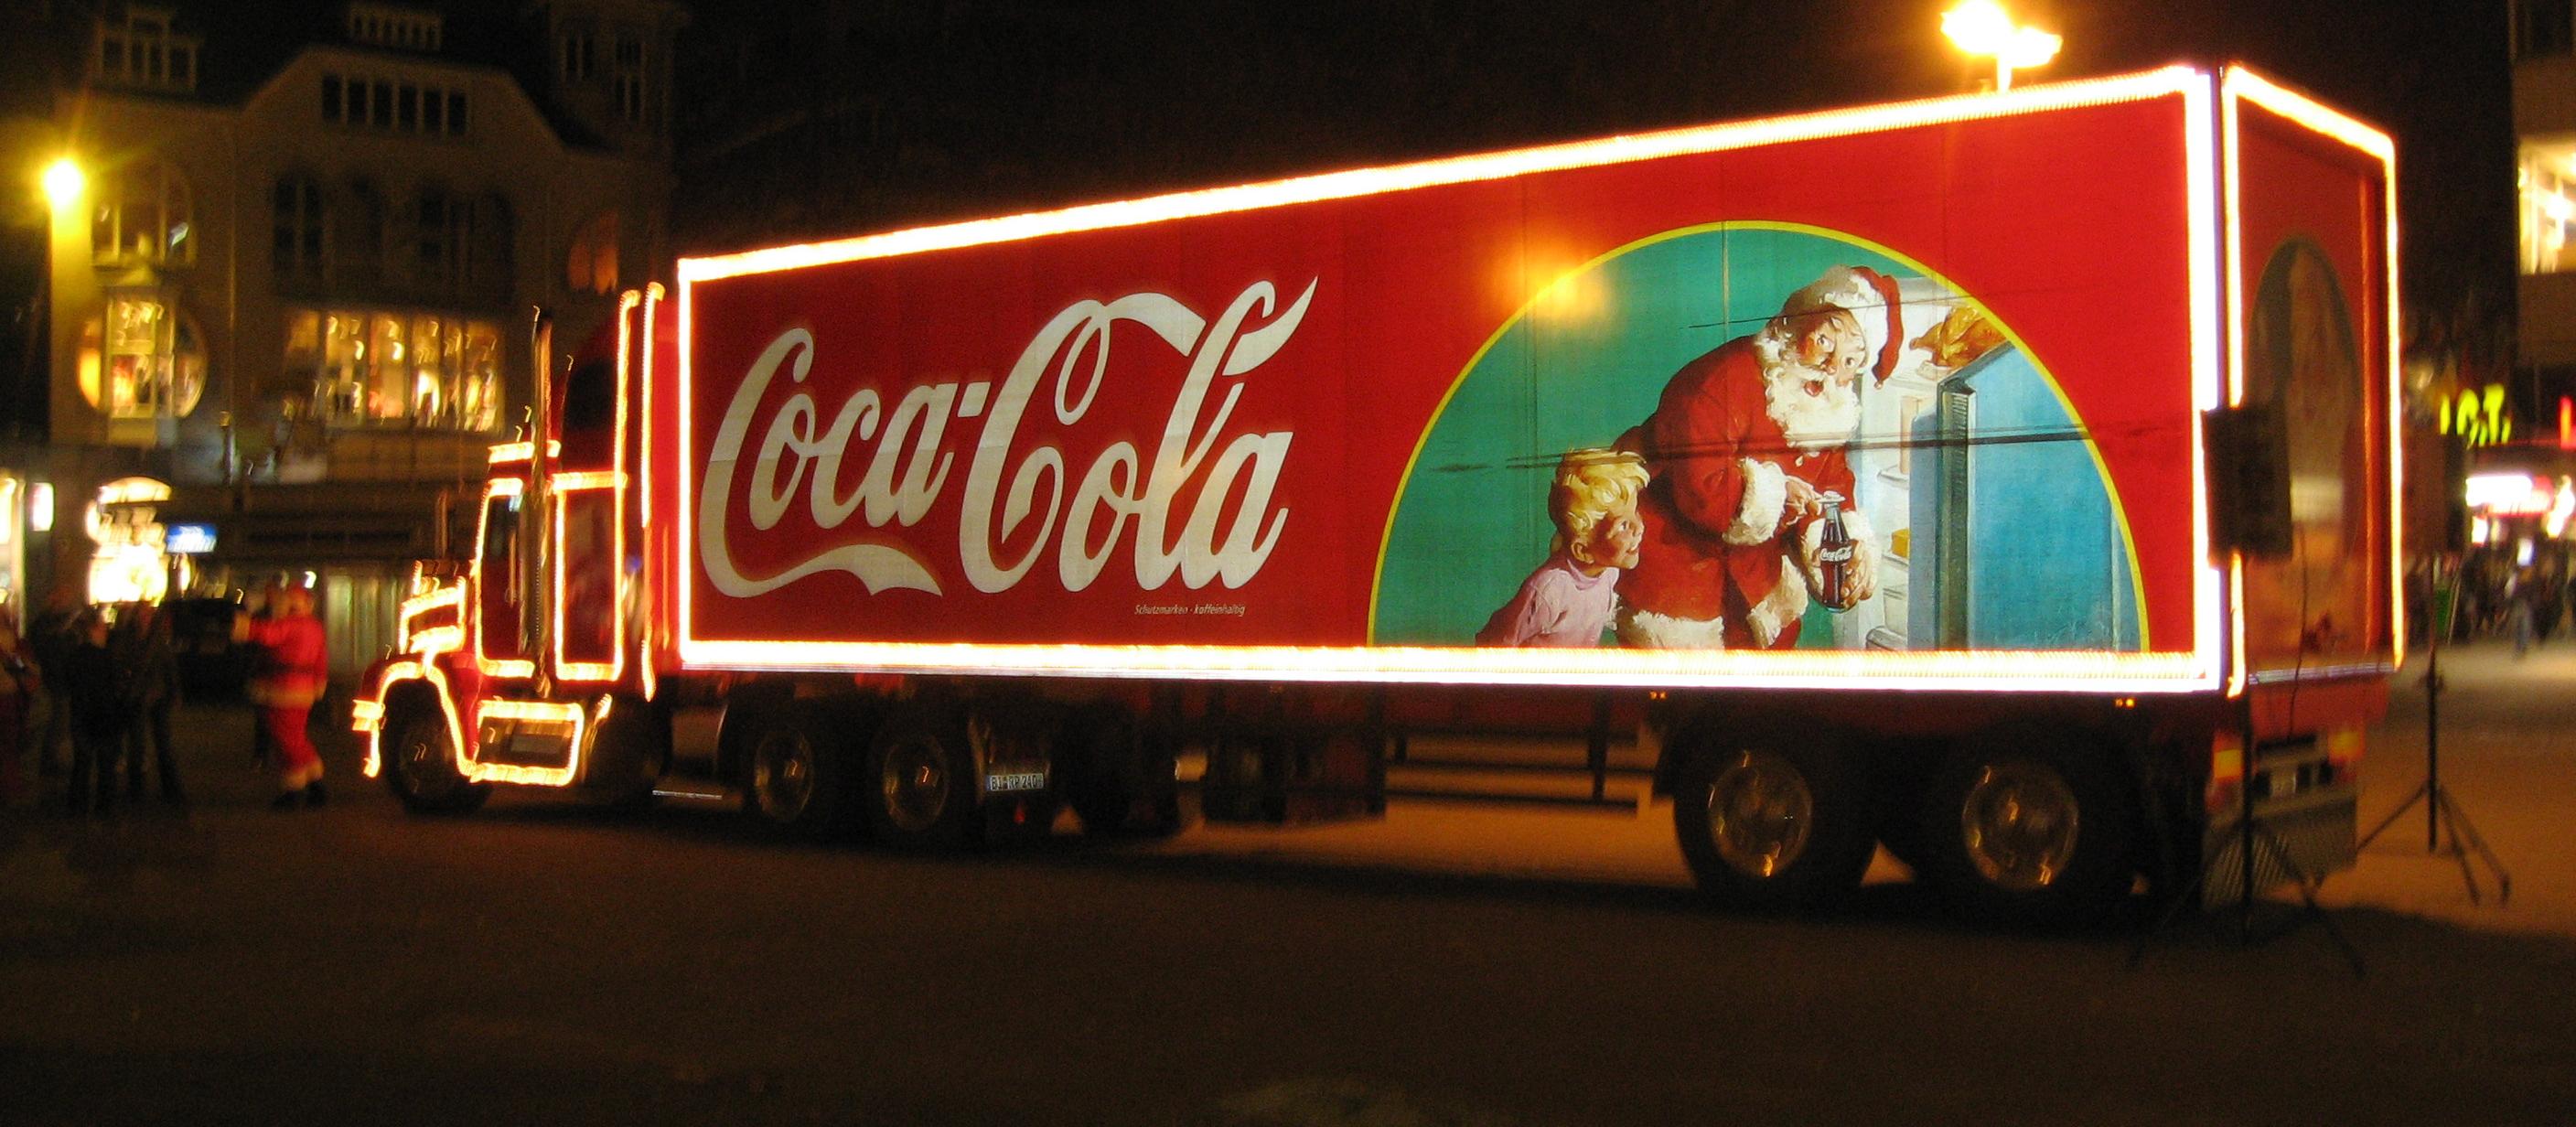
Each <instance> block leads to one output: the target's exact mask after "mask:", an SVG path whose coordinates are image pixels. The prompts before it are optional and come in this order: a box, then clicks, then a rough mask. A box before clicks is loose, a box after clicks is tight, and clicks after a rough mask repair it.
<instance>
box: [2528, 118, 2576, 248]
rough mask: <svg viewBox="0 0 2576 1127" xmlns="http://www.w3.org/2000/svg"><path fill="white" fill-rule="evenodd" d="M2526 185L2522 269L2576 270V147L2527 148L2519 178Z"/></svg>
mask: <svg viewBox="0 0 2576 1127" xmlns="http://www.w3.org/2000/svg"><path fill="white" fill-rule="evenodd" d="M2516 178H2517V179H2518V180H2519V181H2520V182H2521V187H2522V224H2521V226H2522V272H2523V273H2525V274H2555V273H2558V272H2560V271H2563V270H2576V246H2571V245H2570V244H2576V148H2561V149H2541V148H2528V147H2527V148H2525V149H2523V151H2522V167H2521V169H2520V170H2519V173H2518V175H2517V177H2516Z"/></svg>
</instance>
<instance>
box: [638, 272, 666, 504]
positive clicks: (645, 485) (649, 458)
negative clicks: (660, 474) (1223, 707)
mask: <svg viewBox="0 0 2576 1127" xmlns="http://www.w3.org/2000/svg"><path fill="white" fill-rule="evenodd" d="M661 304H662V283H660V282H647V283H645V285H644V352H643V357H644V365H643V366H644V372H643V375H642V376H641V377H640V378H639V379H637V380H636V386H637V387H639V388H641V389H642V390H641V391H640V392H639V394H640V395H641V396H642V397H643V400H644V402H643V414H644V428H643V430H642V431H641V432H640V433H641V434H642V436H643V437H642V438H641V440H640V442H641V444H642V445H641V449H639V450H638V451H637V452H636V453H637V455H638V457H637V458H636V460H637V461H639V462H641V463H643V465H642V466H641V467H640V469H641V470H642V479H643V480H642V486H641V489H642V492H641V493H640V494H639V495H638V496H639V502H638V503H639V506H640V509H641V511H642V514H643V515H642V521H641V523H642V524H643V526H644V527H646V528H651V527H653V354H654V353H655V352H656V351H659V349H657V348H656V347H655V343H656V342H655V340H654V337H653V328H654V325H655V324H656V321H655V310H656V309H657V308H658V307H659V306H660V305H661Z"/></svg>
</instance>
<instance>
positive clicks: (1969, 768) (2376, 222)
mask: <svg viewBox="0 0 2576 1127" xmlns="http://www.w3.org/2000/svg"><path fill="white" fill-rule="evenodd" d="M2394 160H2395V157H2394V152H2393V147H2392V145H2391V144H2390V142H2389V140H2388V138H2387V137H2386V136H2385V135H2384V134H2382V133H2381V132H2379V131H2377V130H2375V129H2373V128H2371V127H2369V126H2367V125H2365V124H2363V123H2361V122H2358V121H2356V120H2354V119H2353V118H2351V117H2349V116H2346V115H2344V114H2342V113H2339V112H2337V111H2335V110H2333V109H2331V108H2329V107H2327V106H2324V105H2322V104H2320V103H2319V102H2317V101H2316V100H2314V99H2312V98H2309V97H2307V96H2304V95H2302V94H2300V93H2298V92H2295V91H2293V90H2290V89H2288V88H2286V87H2284V86H2281V85H2279V84H2277V83H2274V82H2271V81H2268V80H2266V79H2264V78H2263V77H2261V76H2259V75H2257V74H2255V73H2253V72H2251V71H2248V70H2246V69H2244V68H2241V67H2233V66H2230V67H2219V68H2201V67H2193V66H2180V65H2178V66H2173V67H2168V68H2165V69H2160V70H2154V71H2148V72H2143V73H2137V74H2128V75H2121V76H2115V77H2107V78H2097V79H2089V80H2083V81H2072V82H2064V83H2055V84H2046V85H2034V86H2022V87H2016V88H2013V89H2011V90H2009V91H2005V92H2000V93H1983V94H1976V95H1968V96H1959V97H1945V98H1937V99H1930V100H1923V101H1913V102H1904V103H1897V104H1889V105H1879V106H1871V107H1866V108H1860V109H1849V110H1838V111H1831V112H1820V113H1810V114H1800V115H1795V116H1786V117H1775V118H1766V119H1762V120H1755V121H1745V122H1736V123H1728V124H1718V125H1710V126H1706V127H1699V128H1685V129H1677V130H1670V131H1663V132H1653V133H1644V134H1638V135H1630V136H1617V137H1609V138H1603V139H1600V140H1594V141H1586V142H1580V143H1571V144H1555V145H1545V146H1540V147H1535V148H1525V149H1518V150H1512V151H1507V152H1496V153H1486V154H1480V155H1471V156H1461V157H1456V158H1451V159H1440V160H1430V161H1424V162H1420V163H1412V164H1400V165H1394V166H1389V167H1379V168H1367V169H1358V170H1351V171H1343V172H1333V173H1327V174H1320V175H1312V176H1301V177H1295V178H1291V179H1285V180H1278V181H1272V182H1267V183H1259V184H1252V185H1246V186H1240V187H1228V188H1218V189H1212V190H1205V191H1188V192H1179V193H1174V194H1168V195H1160V196H1154V197H1150V198H1143V199H1135V200H1127V201H1119V202H1108V203H1094V204H1086V205H1082V206H1075V207H1067V208H1064V209H1062V210H1055V211H1045V212H1038V213H1032V214H1021V215H1011V216H1005V217H1000V218H994V219H987V220H980V221H974V222H960V223H949V224H941V225H936V226H927V227H920V228H915V229H910V230H900V231H893V232H889V233H881V234H869V235H862V236H858V237H853V238H847V239H839V240H834V241H827V242H815V243H799V244H795V245H786V246H773V247H764V248H760V249H754V250H748V251H744V252H741V253H733V254H722V255H710V256H703V257H684V258H681V259H680V260H679V261H678V263H677V265H676V269H675V272H674V274H673V276H672V278H671V282H670V285H669V286H667V287H665V286H662V285H659V284H655V285H649V286H645V287H643V288H642V289H639V290H636V291H632V292H629V293H627V294H625V295H624V296H623V299H622V301H621V305H620V311H619V315H618V317H617V318H616V319H615V322H614V326H613V330H612V331H609V332H607V333H605V334H603V335H602V336H600V337H598V338H595V339H594V340H593V341H592V343H591V344H590V345H589V346H587V347H585V348H582V349H579V350H576V351H575V352H574V353H573V354H572V355H570V356H561V355H558V354H557V353H556V351H555V350H554V347H553V345H552V343H551V342H550V340H549V339H548V338H550V335H551V334H550V331H549V330H546V329H545V328H544V327H543V323H542V322H543V318H542V316H540V317H539V318H538V319H537V321H538V325H537V329H536V331H535V333H534V335H535V336H536V337H537V338H538V341H539V343H537V345H536V348H537V353H536V355H537V356H538V357H539V358H540V362H539V365H538V368H539V373H540V374H539V378H538V380H537V387H536V389H535V393H534V396H533V402H532V404H531V405H530V406H531V425H530V426H529V427H528V428H527V429H525V430H523V431H522V432H521V433H519V434H517V435H514V436H513V441H510V442H505V443H501V444H497V445H495V446H494V447H493V448H492V450H491V455H490V473H489V480H488V481H487V483H486V484H485V485H484V488H483V491H482V496H481V518H480V526H479V533H478V536H477V538H476V543H475V553H474V555H473V557H472V558H471V559H470V560H463V561H457V562H455V563H454V564H453V565H451V566H445V567H438V566H424V568H423V569H422V572H421V575H420V578H419V579H418V580H417V582H416V584H415V588H416V593H415V594H413V595H412V596H411V597H410V598H409V599H408V600H407V601H406V602H405V603H404V604H403V606H402V610H401V614H402V622H401V624H400V628H399V630H398V631H397V632H396V636H397V637H399V638H401V639H403V642H402V652H400V653H397V654H394V655H392V656H390V657H388V658H387V659H386V660H384V661H382V662H380V663H378V664H377V665H376V666H375V667H374V668H373V669H372V670H371V671H370V673H369V675H368V678H367V682H366V684H365V685H364V686H363V687H362V690H361V692H360V693H359V698H358V702H357V706H356V709H355V712H354V723H355V725H356V727H357V729H358V730H359V731H360V732H361V733H363V734H364V735H365V737H366V745H367V749H368V750H367V763H366V769H367V771H368V773H369V774H370V775H371V776H381V777H382V778H383V779H384V780H385V781H386V782H387V783H388V785H389V786H390V787H391V789H392V791H393V793H394V794H395V795H397V796H398V797H399V798H400V799H401V801H402V803H403V804H404V805H405V806H406V807H408V808H409V809H410V810H412V811H415V812H421V813H452V812H459V811H465V810H471V809H474V808H476V807H478V806H480V805H481V804H482V803H483V801H484V800H485V798H486V797H487V796H488V795H489V794H490V792H491V791H492V789H493V788H494V787H496V786H505V785H506V786H517V787H534V788H572V789H576V790H580V791H584V792H589V793H593V794H596V795H598V796H600V797H602V798H605V799H606V800H608V801H612V802H641V801H649V800H650V799H651V797H652V796H653V795H654V794H655V792H656V790H657V788H660V787H664V786H668V785H672V784H670V783H668V782H667V781H666V780H669V779H672V778H677V777H685V776H695V777H700V778H703V779H706V780H710V781H712V782H713V783H715V784H719V785H720V786H721V788H722V790H721V791H720V792H719V793H725V794H738V795H739V796H740V799H741V802H742V805H743V807H744V809H745V810H746V811H747V812H748V814H749V815H750V816H751V817H752V818H753V819H755V820H757V821H758V822H760V823H762V824H764V825H767V826H770V827H774V828H776V829H779V830H782V831H789V832H797V833H806V832H813V833H821V832H826V831H832V830H851V831H854V832H858V833H864V834H865V835H868V836H870V837H873V838H874V839H876V840H878V841H881V842H885V843H887V844H889V845H893V846H897V847H904V848H915V849H950V848H959V847H964V846H969V845H972V844H974V843H977V842H982V841H988V840H992V839H994V838H996V837H999V836H1009V835H1023V836H1030V835H1042V834H1044V833H1045V832H1047V831H1048V830H1049V829H1050V828H1051V827H1055V826H1057V825H1059V823H1065V824H1067V825H1068V826H1070V825H1078V826H1079V827H1080V830H1081V831H1082V832H1085V833H1090V834H1129V835H1155V834H1170V833H1174V832H1178V831H1180V830H1181V829H1182V828H1183V827H1184V825H1185V823H1186V822H1187V821H1189V820H1190V816H1191V811H1193V810H1195V811H1197V812H1199V813H1201V814H1203V816H1204V817H1206V818H1208V819H1210V820H1234V821H1255V822H1260V821H1266V822H1286V821H1297V820H1304V819H1309V818H1324V817H1339V816H1357V817H1364V816H1379V815H1383V814H1384V812H1385V809H1386V795H1387V790H1388V787H1387V778H1388V771H1389V763H1390V760H1391V759H1394V758H1396V757H1398V756H1400V755H1401V754H1402V749H1403V748H1404V746H1405V744H1406V741H1407V740H1408V739H1413V738H1418V737H1420V736H1422V735H1423V734H1425V733H1435V732H1449V731H1455V730H1462V729H1465V730H1475V731H1483V732H1488V733H1502V734H1507V735H1512V734H1516V735H1524V736H1549V737H1555V738H1561V739H1563V740H1564V741H1565V745H1566V746H1567V748H1568V749H1569V754H1571V750H1570V749H1572V748H1575V747H1580V748H1581V757H1580V759H1579V760H1578V762H1580V763H1582V764H1583V765H1585V766H1586V767H1587V768H1588V769H1590V770H1591V771H1593V772H1594V778H1595V780H1596V782H1595V794H1596V795H1597V794H1598V793H1599V784H1598V779H1599V777H1600V771H1601V769H1602V763H1603V760H1604V757H1605V754H1606V753H1605V748H1607V747H1609V746H1611V745H1612V744H1614V743H1616V744H1618V745H1619V746H1622V747H1627V746H1633V747H1634V748H1637V749H1640V750H1639V752H1638V753H1637V754H1641V755H1643V756H1644V757H1645V758H1646V760H1647V761H1648V762H1649V763H1650V764H1651V786H1652V793H1653V794H1654V795H1657V796H1668V797H1669V799H1670V802H1671V807H1672V814H1673V821H1674V824H1675V829H1676V831H1677V833H1678V835H1679V839H1680V844H1681V849H1682V853H1683V856H1684V857H1685V858H1686V859H1687V861H1688V864H1689V867H1690V870H1691V873H1692V875H1693V877H1694V878H1695V880H1696V882H1697V884H1698V885H1699V886H1700V887H1701V888H1702V889H1704V890H1705V891H1706V892H1707V893H1708V894H1709V895H1710V896H1711V897H1712V898H1714V899H1716V900H1717V901H1719V902H1721V903H1724V904H1728V905H1736V906H1744V907H1756V908H1775V907H1796V906H1806V905H1815V904H1819V903H1824V902H1828V901H1830V900H1832V899H1833V898H1835V897H1837V896H1840V895H1842V894H1844V893H1846V892H1847V891H1848V890H1850V889H1851V888H1853V887H1854V886H1855V885H1857V884H1858V883H1859V881H1860V878H1861V876H1862V873H1863V871H1864V869H1865V868H1866V867H1867V865H1868V864H1869V862H1870V860H1871V859H1872V857H1873V856H1874V854H1875V852H1876V850H1877V848H1878V847H1879V846H1881V845H1884V846H1885V847H1886V848H1887V849H1888V850H1889V851H1890V852H1891V853H1892V854H1893V855H1894V856H1896V857H1897V858H1898V859H1900V860H1902V861H1903V862H1904V863H1905V864H1906V865H1907V866H1908V867H1910V868H1911V869H1912V870H1913V871H1914V872H1915V873H1916V874H1917V876H1918V877H1920V878H1922V879H1925V880H1928V881H1930V882H1931V883H1933V884H1935V885H1936V886H1937V887H1939V888H1940V889H1941V891H1942V892H1943V893H1944V895H1945V896H1946V897H1947V898H1948V899H1949V900H1951V901H1952V902H1954V903H1956V904H1958V905H1959V906H1961V907H1962V908H1964V909H1966V910H1968V911H1971V912H1974V913H1979V914H1984V915H1989V916H1999V917H2011V918H2033V917H2041V918H2047V917H2064V916H2069V915H2075V914H2083V913H2094V912H2099V911H2101V910H2103V909H2104V908H2106V907H2108V906H2111V905H2115V904H2118V903H2121V902H2123V901H2124V900H2125V899H2126V898H2128V897H2131V896H2133V895H2135V894H2136V893H2137V892H2138V891H2139V890H2140V889H2141V888H2145V889H2147V890H2149V891H2150V892H2160V893H2161V894H2162V895H2164V896H2167V897H2181V896H2183V895H2185V892H2186V890H2187V889H2190V888H2193V887H2200V888H2202V889H2203V890H2204V892H2205V895H2207V896H2210V897H2232V896H2235V895H2238V894H2240V893H2244V892H2245V891H2247V890H2249V889H2252V888H2255V887H2258V886H2263V885H2270V884H2273V883H2275V882H2279V881H2282V880H2286V879H2291V878H2292V877H2293V876H2294V875H2296V876H2301V877H2304V878H2306V879H2315V878H2317V877H2320V876H2322V875H2323V874H2325V873H2328V872H2332V871H2334V870H2336V869H2338V868H2342V867H2345V866H2348V865H2350V864H2351V862H2352V860H2353V854H2354V821H2355V810H2354V799H2355V794H2356V788H2357V783H2358V778H2359V776H2358V770H2359V766H2360V762H2361V758H2362V750H2363V742H2364V736H2365V732H2366V730H2367V729H2368V727H2369V726H2370V725H2371V724H2372V722H2373V721H2374V720H2375V719H2377V717H2378V716H2379V714H2380V712H2381V711H2382V710H2383V708H2384V704H2385V700H2386V693H2387V685H2388V681H2389V678H2390V676H2391V674H2392V671H2393V670H2394V668H2395V667H2396V665H2397V663H2398V662H2399V661H2400V659H2401V656H2402V655H2401V653H2400V647H2401V646H2402V639H2403V637H2404V633H2403V630H2402V627H2401V623H2400V614H2401V608H2402V600H2401V595H2400V590H2399V585H2398V576H2399V574H2400V572H2401V569H2400V568H2399V567H2398V566H2397V562H2396V560H2395V558H2394V553H2395V551H2396V550H2397V544H2398V543H2399V539H2400V538H2399V536H2398V517H2399V514H2398V511H2397V508H2396V498H2397V497H2398V496H2399V475H2400V473H2401V467H2400V466H2399V464H2398V450H2399V444H2398V442H2397V441H2396V427H2397V425H2398V411H2397V390H2396V384H2395V376H2396V363H2395V359H2396V324H2397V317H2396V309H2395V304H2394V303H2395V295H2396V292H2397V290H2396V284H2395V262H2396V223H2395V215H2396V209H2395V199H2394V185H2395V172H2394ZM1629 741H1634V742H1633V745H1631V744H1630V743H1629ZM1068 811H1069V812H1070V817H1069V818H1067V817H1065V815H1066V813H1067V812H1068ZM2255 827H2259V828H2260V830H2261V834H2260V835H2259V837H2258V835H2256V834H2255V833H2253V832H2252V830H2253V829H2254V828H2255ZM2256 841H2261V842H2263V843H2265V848H2262V849H2259V850H2248V849H2247V848H2246V846H2247V845H2248V844H2249V843H2253V842H2256ZM2275 845H2277V846H2278V848H2272V846H2275ZM2248 854H2250V856H2249V855H2248ZM2251 862H2259V864H2258V863H2251ZM2199 877H2206V878H2207V879H2206V880H2196V879H2195V878H2199Z"/></svg>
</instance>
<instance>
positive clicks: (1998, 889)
mask: <svg viewBox="0 0 2576 1127" xmlns="http://www.w3.org/2000/svg"><path fill="white" fill-rule="evenodd" d="M2087 751H2088V749H2086V748H2083V747H2080V746H2074V745H2070V744H2068V743H2067V742H2066V741H2064V740H2063V739H2061V738H2058V737H2055V736H2052V735H2050V734H2048V733H2043V732H2035V731H2023V730H2008V731H2004V732H1998V733H1994V734H1991V735H1988V736H1986V737H1982V738H1981V740H1980V742H1979V744H1978V746H1976V747H1973V748H1970V749H1967V750H1965V751H1962V752H1961V753H1959V754H1957V755H1955V756H1953V757H1951V759H1950V761H1949V763H1948V764H1947V766H1945V767H1944V769H1943V770H1942V772H1941V774H1940V775H1939V776H1937V777H1936V778H1935V779H1934V780H1933V782H1932V785H1931V787H1930V788H1929V789H1928V790H1927V791H1926V793H1925V797H1924V806H1923V816H1922V827H1923V830H1922V835H1923V840H1924V842H1925V844H1926V845H1927V846H1928V851H1927V856H1926V858H1925V860H1926V867H1927V869H1928V872H1927V873H1926V875H1928V876H1929V877H1930V878H1931V879H1932V881H1933V882H1934V883H1935V884H1936V885H1938V886H1939V887H1940V889H1941V891H1942V893H1943V895H1944V896H1945V897H1947V898H1948V899H1949V900H1950V901H1951V903H1952V904H1953V905H1954V906H1956V907H1957V908H1959V909H1960V910H1961V911H1963V912H1966V913H1967V914H1969V915H1970V916H1971V917H1973V918H1976V919H1979V920H1983V921H1987V922H1994V923H2009V924H2030V923H2039V924H2064V923H2080V922H2090V921H2096V920H2100V919H2103V918H2106V917H2107V916H2108V915H2109V914H2110V912H2111V910H2112V909H2113V908H2115V907H2116V906H2117V905H2118V904H2119V903H2120V901H2121V900H2122V899H2123V898H2124V897H2125V896H2126V895H2127V893H2128V891H2129V887H2130V883H2131V878H2132V877H2133V876H2134V873H2133V871H2132V870H2133V868H2134V865H2133V863H2132V862H2133V860H2134V858H2133V856H2132V853H2133V847H2134V845H2135V843H2136V841H2137V818H2136V814H2135V812H2134V809H2133V806H2132V804H2131V803H2130V802H2129V801H2127V799H2126V798H2125V795H2126V793H2127V792H2126V790H2125V789H2124V788H2123V787H2122V786H2121V784H2120V775H2119V772H2118V771H2117V770H2115V769H2114V768H2113V767H2111V766H2110V765H2109V764H2110V760H2108V759H2107V758H2106V757H2105V756H2102V755H2099V754H2087Z"/></svg>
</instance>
